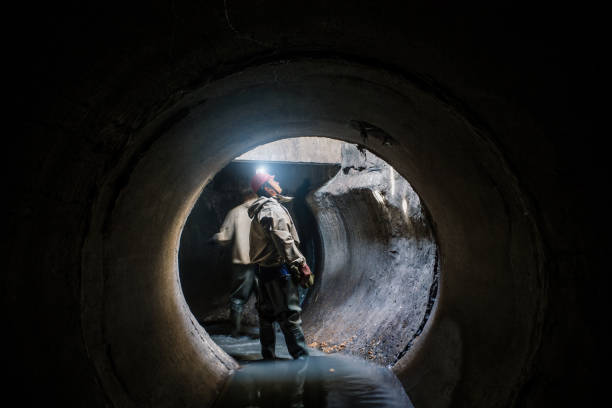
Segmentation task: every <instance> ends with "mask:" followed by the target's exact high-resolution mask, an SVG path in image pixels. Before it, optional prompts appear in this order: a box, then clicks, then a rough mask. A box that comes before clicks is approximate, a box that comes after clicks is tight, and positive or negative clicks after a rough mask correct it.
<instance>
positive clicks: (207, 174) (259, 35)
mask: <svg viewBox="0 0 612 408" xmlns="http://www.w3.org/2000/svg"><path fill="white" fill-rule="evenodd" d="M228 3H229V4H228ZM101 4H102V3H91V4H87V5H79V6H68V5H66V6H61V5H53V9H49V10H44V9H39V10H37V12H34V11H32V10H28V11H27V13H25V12H24V13H23V14H19V15H23V16H26V15H27V16H28V19H27V21H28V23H25V27H27V28H28V29H27V30H24V31H23V32H21V34H20V36H19V39H20V40H21V42H20V43H15V45H17V46H16V47H15V50H14V51H15V53H14V54H13V55H15V61H19V65H18V66H17V68H18V71H19V72H18V73H16V75H15V77H14V78H15V80H14V81H12V82H13V84H16V85H17V84H18V85H19V89H18V90H17V91H18V92H15V94H14V95H11V97H12V99H11V100H12V101H14V107H16V108H17V111H18V115H17V116H15V117H14V119H15V121H16V122H18V123H19V124H20V133H19V137H15V138H14V139H12V140H11V141H10V142H9V143H10V144H9V145H8V146H7V147H8V150H7V151H10V152H11V154H10V157H8V161H7V164H8V165H9V168H10V169H11V172H10V173H9V172H7V173H6V174H10V175H11V177H10V180H9V181H10V184H9V190H8V191H9V192H10V197H11V198H12V200H11V201H10V205H11V209H10V211H9V217H8V218H9V220H8V224H9V226H8V234H7V235H8V236H9V237H11V239H10V243H9V246H8V248H7V249H8V250H7V257H6V265H7V271H8V272H7V274H5V275H4V276H3V285H2V291H3V302H4V307H3V310H4V311H5V313H6V314H7V316H6V318H5V322H6V326H5V328H6V333H9V334H8V338H9V342H10V344H9V346H8V348H7V350H9V352H8V353H6V354H8V355H7V356H6V357H4V358H5V359H7V360H8V363H9V364H8V366H7V367H8V368H9V371H10V373H11V374H12V375H11V378H10V379H9V383H8V384H7V385H8V387H7V388H9V389H10V390H14V391H16V393H17V394H18V397H19V398H21V401H23V402H24V403H27V402H41V401H45V402H47V403H50V401H53V402H54V403H57V404H61V405H63V406H105V405H112V406H145V405H148V406H194V405H202V404H210V403H211V401H213V400H214V398H215V396H216V395H217V392H218V390H219V389H220V387H221V386H222V384H223V382H224V380H225V378H226V377H227V375H228V374H229V372H230V370H231V369H233V368H235V367H236V365H235V362H233V361H232V360H231V359H230V358H228V356H226V355H225V354H224V353H223V352H222V351H221V350H220V349H218V347H216V346H215V345H214V343H212V342H211V341H210V339H209V338H208V336H207V334H206V333H205V332H204V331H203V330H202V329H201V328H200V327H199V325H197V324H196V323H195V322H194V319H193V317H192V316H191V314H190V312H189V310H188V308H187V307H186V305H185V302H184V299H183V297H182V294H181V291H180V286H179V283H178V279H177V270H176V269H177V254H176V249H177V244H178V241H179V237H180V233H181V229H182V226H183V223H184V221H185V219H186V217H187V215H188V213H189V210H190V209H191V206H192V205H193V203H194V201H195V199H196V197H197V196H198V194H199V192H200V191H201V189H202V187H203V185H204V184H205V183H206V181H207V180H209V179H210V178H211V177H212V176H213V175H214V174H215V172H216V171H218V170H219V169H220V168H222V167H223V165H224V164H226V163H227V162H228V161H229V160H230V159H231V158H233V157H235V156H237V155H238V154H240V153H243V152H245V151H247V150H249V149H250V148H252V147H253V146H255V145H257V144H261V143H265V142H267V141H271V140H275V139H279V138H284V137H291V136H303V135H308V134H310V135H324V136H329V137H334V138H339V139H343V140H346V141H349V142H352V143H360V144H364V145H365V146H366V147H367V148H368V149H370V150H372V151H373V152H374V153H376V154H377V155H379V156H380V157H382V158H383V159H384V160H386V161H387V162H389V163H390V164H392V165H393V166H394V167H395V169H396V170H397V171H398V172H399V173H401V174H402V175H403V176H404V177H406V179H408V180H409V181H410V182H411V184H412V185H413V187H414V188H415V190H416V191H417V193H418V194H419V196H420V197H421V198H422V200H423V202H424V204H425V205H426V207H427V208H428V210H429V211H430V214H431V218H432V221H433V227H434V231H435V234H436V237H437V239H438V243H439V249H440V260H439V261H440V267H441V270H442V271H443V272H444V273H443V276H442V279H441V281H440V292H439V301H438V304H437V308H436V310H435V311H434V315H433V316H432V318H430V319H429V321H428V326H427V327H426V328H425V331H424V332H423V334H422V335H421V336H420V338H419V340H418V341H417V342H416V343H415V344H414V346H413V347H412V349H411V351H410V353H407V354H406V355H405V356H404V357H403V358H402V359H401V360H400V361H398V363H397V364H396V365H395V368H394V371H395V372H396V374H397V375H398V376H399V378H400V379H401V380H402V382H403V384H404V385H405V388H406V390H407V391H408V393H409V394H410V396H411V398H412V400H413V401H414V402H415V405H416V406H432V407H433V406H436V407H438V406H451V405H452V406H470V407H478V406H480V407H491V406H538V405H542V404H548V405H552V404H555V403H556V404H558V405H565V404H570V403H574V404H578V405H580V403H581V404H587V403H588V401H589V400H590V399H594V396H593V395H594V392H593V391H595V390H597V389H598V378H599V377H598V375H597V374H598V370H597V365H596V362H597V360H598V357H599V352H600V350H603V348H601V344H600V341H601V340H600V339H599V338H598V333H599V331H600V330H601V329H602V328H603V323H602V320H601V319H600V317H601V316H600V313H599V312H600V311H601V310H604V307H605V296H604V292H603V291H604V290H605V289H604V288H605V287H606V285H605V276H604V274H603V273H600V272H599V271H603V270H604V267H603V263H601V264H600V263H599V262H600V261H601V259H602V257H601V255H597V254H598V253H600V254H601V252H600V251H598V249H599V246H600V240H599V238H600V235H599V234H601V228H595V227H594V226H592V225H591V224H590V223H589V222H588V221H589V220H590V214H598V212H599V211H600V209H601V207H600V206H601V203H600V202H599V201H598V200H592V199H588V200H585V199H584V197H592V192H593V191H597V190H598V187H599V186H600V184H599V183H601V174H603V172H602V171H601V168H600V167H601V163H603V161H601V160H598V158H599V156H598V154H597V151H598V149H596V147H598V139H597V138H596V136H594V135H593V134H592V133H591V128H590V126H591V124H590V120H589V119H588V117H586V116H583V114H584V113H585V111H586V112H588V109H590V106H591V105H590V101H592V100H591V99H589V98H581V99H580V100H581V106H580V107H579V109H570V96H569V94H568V84H569V83H570V80H569V78H570V66H569V65H570V64H571V63H572V61H568V60H567V59H566V58H565V57H562V55H563V56H565V55H568V52H569V55H572V56H575V59H576V60H580V56H581V54H575V49H574V48H572V44H573V40H576V37H578V38H582V37H580V36H587V34H588V32H585V31H581V32H579V33H578V32H575V31H571V33H572V36H575V37H572V38H569V37H570V36H569V35H568V32H569V31H566V27H565V26H564V25H562V24H561V22H564V21H565V20H564V19H563V18H550V17H549V15H550V14H549V13H550V12H551V10H546V13H540V11H538V10H535V9H533V8H531V9H530V10H529V13H526V12H525V11H524V10H523V9H521V8H520V7H519V6H512V7H510V6H508V7H506V8H503V9H502V8H495V7H496V6H491V8H490V9H478V10H477V11H474V10H469V9H468V7H467V6H465V5H456V6H449V7H445V8H439V7H437V6H434V5H431V6H428V5H423V6H420V7H412V8H411V6H409V5H408V7H409V8H411V10H410V12H406V11H404V9H400V8H396V7H395V6H394V5H393V4H392V3H388V4H387V3H384V4H383V3H381V4H379V3H377V4H376V5H375V6H374V5H372V6H368V5H365V4H353V3H352V2H351V3H350V4H349V3H346V2H338V3H337V4H332V5H328V4H327V3H326V4H325V5H324V6H323V5H317V4H312V5H308V6H306V5H292V6H291V8H288V6H286V5H284V3H282V2H274V1H272V2H270V3H266V4H262V5H260V4H259V3H258V4H256V5H255V4H250V3H245V4H241V3H236V4H233V2H224V3H223V4H214V5H208V4H206V5H204V4H196V3H191V2H188V1H178V2H174V3H172V5H166V4H163V3H155V2H154V3H151V4H149V5H148V7H147V8H138V7H134V8H130V7H132V6H130V5H123V6H122V7H121V8H120V9H118V8H115V7H113V6H112V5H110V4H108V3H104V7H102V6H101ZM49 7H51V6H49ZM349 10H350V12H348V11H349ZM554 13H555V16H561V17H567V16H569V15H570V13H569V12H567V11H565V10H562V9H555V10H554ZM575 13H576V10H572V14H571V15H572V17H573V18H578V17H575ZM255 16H257V17H256V18H255ZM542 26H544V27H545V28H543V27H542ZM366 27H367V29H365V28H366ZM581 44H582V46H583V47H584V48H583V50H589V48H588V47H589V46H591V45H593V43H591V42H588V41H586V42H582V43H581ZM11 50H12V49H11ZM580 78H581V79H580V80H581V81H584V82H587V84H585V85H586V86H583V87H582V89H584V90H585V91H587V92H588V91H589V90H590V89H593V88H592V87H591V86H588V85H589V81H591V80H592V79H593V78H594V76H581V77H580ZM569 89H570V91H571V90H572V89H573V88H571V86H570V88H569ZM585 117H586V119H585ZM355 121H357V122H355ZM355 123H367V124H372V125H374V126H375V127H374V128H373V127H368V126H366V127H365V129H363V130H365V132H360V131H359V130H358V129H355V127H354V126H351V124H355ZM376 127H377V128H378V130H377V128H376ZM578 134H579V135H580V141H581V142H580V143H576V139H575V135H578ZM387 136H390V137H391V139H386V137H387ZM385 141H387V142H391V145H388V144H385V143H384V142H385ZM15 169H19V171H15ZM600 213H601V214H604V211H601V212H600ZM598 231H600V232H598ZM598 283H599V284H598ZM593 285H595V286H593ZM203 379H204V380H203Z"/></svg>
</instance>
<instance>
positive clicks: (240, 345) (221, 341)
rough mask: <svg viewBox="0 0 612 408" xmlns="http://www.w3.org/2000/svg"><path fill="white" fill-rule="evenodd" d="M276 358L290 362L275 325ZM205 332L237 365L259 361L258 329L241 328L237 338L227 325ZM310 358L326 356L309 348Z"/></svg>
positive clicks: (220, 325) (213, 325) (218, 324)
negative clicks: (231, 334)
mask: <svg viewBox="0 0 612 408" xmlns="http://www.w3.org/2000/svg"><path fill="white" fill-rule="evenodd" d="M275 326H276V356H277V357H278V358H279V359H286V360H291V356H290V355H289V351H288V350H287V346H286V345H285V338H284V337H283V333H282V332H281V331H280V329H279V328H278V325H276V324H275ZM206 331H207V332H208V334H209V335H210V337H211V338H212V339H213V341H214V342H215V343H217V345H219V347H221V348H222V349H223V351H225V352H226V353H227V354H229V355H230V356H232V357H233V358H234V359H236V360H237V361H238V362H239V363H244V362H249V361H257V360H261V359H262V357H261V348H260V345H259V328H258V327H254V326H244V325H243V327H242V333H241V336H239V337H232V336H230V335H229V333H230V326H229V324H228V323H224V322H223V323H217V324H212V325H207V326H206ZM308 351H309V352H310V355H311V356H325V355H326V354H325V353H324V352H322V351H320V350H318V349H315V348H312V347H309V348H308Z"/></svg>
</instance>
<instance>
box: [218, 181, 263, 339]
mask: <svg viewBox="0 0 612 408" xmlns="http://www.w3.org/2000/svg"><path fill="white" fill-rule="evenodd" d="M256 198H257V196H256V195H255V194H254V193H253V192H251V190H245V191H243V192H242V203H241V204H240V205H238V206H236V207H234V208H232V209H231V210H230V211H229V212H228V213H227V216H226V217H225V219H224V220H223V224H222V225H221V228H220V230H219V232H218V233H216V234H215V235H213V237H212V238H211V239H210V241H209V242H211V243H215V244H221V245H227V244H229V243H233V248H232V274H231V294H230V300H229V309H230V324H231V336H232V337H238V336H240V333H241V321H242V312H243V309H244V305H245V304H246V303H247V302H248V300H249V298H250V297H251V294H253V293H254V292H255V286H256V285H257V283H256V281H255V265H254V264H252V263H251V258H250V256H249V250H250V245H249V234H250V231H251V219H250V218H249V216H248V214H247V211H248V208H249V207H250V205H251V204H253V202H254V201H255V199H256Z"/></svg>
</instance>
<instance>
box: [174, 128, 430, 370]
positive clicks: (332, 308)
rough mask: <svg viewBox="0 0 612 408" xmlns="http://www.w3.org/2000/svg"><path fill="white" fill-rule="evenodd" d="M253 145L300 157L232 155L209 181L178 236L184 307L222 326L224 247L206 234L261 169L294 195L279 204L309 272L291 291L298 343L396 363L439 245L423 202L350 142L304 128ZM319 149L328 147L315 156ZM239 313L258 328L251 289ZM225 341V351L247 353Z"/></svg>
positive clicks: (421, 321) (420, 310) (227, 268)
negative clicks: (303, 134)
mask: <svg viewBox="0 0 612 408" xmlns="http://www.w3.org/2000/svg"><path fill="white" fill-rule="evenodd" d="M308 143H311V144H308ZM315 143H316V144H315ZM259 149H260V150H259V151H260V153H259V156H258V157H261V158H266V157H270V156H269V155H270V154H274V153H276V152H287V151H292V152H294V156H298V157H299V158H300V161H299V162H295V161H294V162H292V161H276V162H275V161H262V160H251V161H244V160H234V161H232V162H231V163H229V164H228V165H227V166H226V167H224V168H223V169H222V170H221V171H220V172H219V173H217V174H216V175H215V177H214V178H213V179H212V180H211V181H210V183H209V184H207V185H206V187H205V188H204V190H203V191H202V194H201V195H200V196H199V198H198V200H197V202H196V204H195V205H194V208H193V209H192V211H191V213H190V215H189V217H188V219H187V221H186V223H185V227H184V228H183V231H182V234H181V241H180V246H179V276H180V280H181V287H182V290H183V294H184V296H185V300H186V302H187V304H188V305H189V307H190V310H191V312H192V313H193V314H194V316H195V317H196V319H197V320H198V322H199V323H200V324H201V325H202V326H203V327H204V328H205V329H206V330H207V332H209V333H210V334H219V330H220V329H221V332H222V327H223V326H222V325H223V324H225V325H227V322H228V319H229V306H228V305H229V300H228V299H229V294H230V293H231V276H232V270H231V269H232V259H231V258H232V246H231V245H224V246H220V245H214V246H211V245H207V241H208V240H209V239H210V237H212V236H213V234H215V233H216V232H217V231H218V230H219V228H220V225H221V224H222V222H223V220H224V218H225V215H226V214H227V213H228V212H229V211H230V210H231V209H232V208H234V207H235V206H237V205H240V204H241V203H242V202H243V201H244V196H245V194H244V192H245V191H250V187H249V182H250V179H251V177H252V176H253V175H254V174H255V173H256V171H258V170H259V169H265V170H266V171H267V172H269V173H270V174H274V175H276V178H277V180H278V181H279V182H280V183H281V185H282V186H284V187H283V194H284V195H287V196H290V197H292V200H291V201H290V202H288V203H287V204H286V207H287V208H288V210H289V212H290V213H291V214H292V218H293V219H294V221H295V223H296V228H297V230H298V232H299V235H300V241H301V243H300V248H301V250H302V252H303V254H304V255H305V257H306V260H307V263H308V265H309V266H310V268H311V269H312V270H313V271H314V273H315V276H316V277H317V279H316V281H315V282H316V283H315V286H314V287H313V288H311V289H310V290H305V289H300V304H301V306H302V309H303V314H302V317H303V324H304V328H305V334H306V339H307V343H308V344H310V345H311V346H312V347H314V348H315V349H318V350H321V351H323V352H325V353H328V354H331V353H336V352H342V353H348V354H351V355H356V356H359V357H360V358H363V359H366V360H368V361H370V362H375V363H378V364H380V365H382V366H388V367H391V366H393V365H394V364H395V363H396V362H397V361H398V360H399V359H400V358H401V357H402V356H403V355H404V354H406V352H407V351H408V349H409V348H410V346H411V344H412V343H413V342H414V341H415V340H416V338H417V337H418V336H419V335H420V333H421V332H422V330H423V328H424V326H425V324H426V322H427V318H428V316H429V315H430V313H431V310H432V309H433V306H434V302H435V299H436V295H437V287H438V275H439V270H438V269H439V268H438V265H437V263H438V253H437V246H436V244H435V238H434V236H433V232H432V230H431V226H430V221H429V220H428V217H427V211H426V210H425V208H423V205H422V203H421V200H420V199H419V197H418V196H417V194H416V193H415V192H414V190H413V189H412V187H411V186H410V184H409V183H408V182H407V181H406V180H405V179H404V178H403V177H401V175H399V174H398V173H397V172H396V171H395V170H394V169H393V167H391V166H390V165H389V164H387V163H386V162H385V161H384V160H381V159H380V158H378V157H377V156H375V155H374V154H373V153H371V152H369V151H367V150H366V149H364V148H362V147H359V146H357V145H352V144H348V143H342V142H339V141H336V140H332V139H326V138H312V137H311V138H299V139H285V140H282V141H279V142H276V143H270V144H267V145H264V146H261V147H259ZM320 150H325V151H334V150H335V151H336V155H335V156H332V155H331V154H328V155H327V157H330V159H328V160H330V162H327V163H317V162H316V156H317V153H319V151H320ZM251 155H252V153H251ZM319 155H321V153H319ZM372 305H376V310H375V311H374V310H372ZM243 320H244V322H245V324H247V325H250V326H251V327H255V328H257V327H258V319H257V312H256V310H255V296H251V299H250V301H249V302H247V305H246V310H245V311H244V313H243ZM228 333H229V331H228V330H227V329H225V334H228ZM256 333H257V329H255V333H254V334H255V336H256ZM215 339H223V341H226V342H227V341H228V340H227V339H226V338H223V337H220V338H219V337H216V336H214V335H213V340H215ZM215 341H217V340H215ZM233 343H234V344H233V345H232V348H231V349H228V348H227V347H226V348H224V350H225V351H226V352H228V354H230V355H231V356H233V357H234V358H237V359H238V360H240V359H241V358H242V359H244V358H247V357H246V356H247V354H246V351H243V350H240V349H239V345H238V344H235V343H236V342H233ZM222 348H223V347H222ZM249 358H253V357H249ZM259 358H261V357H259Z"/></svg>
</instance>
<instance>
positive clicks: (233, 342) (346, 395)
mask: <svg viewBox="0 0 612 408" xmlns="http://www.w3.org/2000/svg"><path fill="white" fill-rule="evenodd" d="M227 329H228V327H227V326H226V325H223V324H220V325H213V326H208V327H207V330H208V331H209V333H210V335H211V337H212V338H213V340H214V341H215V342H216V343H217V344H218V345H219V346H220V347H221V348H222V349H223V350H224V351H225V352H227V353H228V354H230V355H231V356H232V357H234V358H235V359H236V360H238V363H239V364H240V367H239V368H238V370H236V371H235V372H234V373H233V374H232V376H231V377H230V378H229V379H228V381H227V383H226V384H225V387H224V389H223V391H222V393H221V394H220V395H219V398H218V399H217V401H216V402H215V404H214V405H213V406H214V407H215V408H221V407H228V408H229V407H232V408H233V407H245V408H246V407H262V408H263V407H266V408H268V407H305V408H308V407H317V408H319V407H321V408H323V407H329V408H331V407H412V406H413V405H412V402H411V401H410V398H409V397H408V395H407V394H406V392H405V391H404V388H403V387H402V385H401V383H400V382H399V380H398V379H397V377H396V376H395V375H394V374H393V372H392V371H391V370H390V369H388V368H385V367H381V366H379V365H376V364H373V363H368V362H366V361H364V360H361V359H358V358H355V357H351V356H346V355H342V354H326V353H324V352H322V351H320V350H317V349H313V348H310V349H309V350H310V352H311V355H310V357H309V358H307V359H305V360H292V359H291V357H290V356H289V353H288V351H287V348H286V346H285V342H284V339H283V336H282V333H281V332H280V330H277V342H276V353H277V357H278V359H277V360H276V361H265V362H264V361H262V360H261V354H260V349H259V338H258V330H257V328H254V327H247V328H244V329H243V334H242V335H241V336H239V337H231V336H229V335H227V332H228V330H227Z"/></svg>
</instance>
